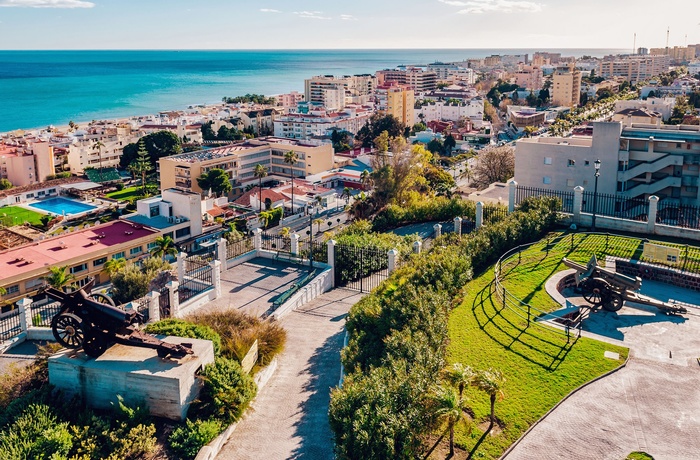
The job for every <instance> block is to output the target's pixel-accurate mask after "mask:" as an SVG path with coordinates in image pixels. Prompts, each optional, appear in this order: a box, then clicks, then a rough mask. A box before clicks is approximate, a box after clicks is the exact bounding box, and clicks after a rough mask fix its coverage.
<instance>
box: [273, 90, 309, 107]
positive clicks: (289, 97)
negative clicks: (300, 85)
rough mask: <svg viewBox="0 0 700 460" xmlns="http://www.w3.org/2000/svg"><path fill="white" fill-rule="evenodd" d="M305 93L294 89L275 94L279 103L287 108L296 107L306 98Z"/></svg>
mask: <svg viewBox="0 0 700 460" xmlns="http://www.w3.org/2000/svg"><path fill="white" fill-rule="evenodd" d="M304 97H305V95H304V94H301V93H299V92H297V91H292V92H290V93H286V94H279V95H277V96H275V100H276V101H277V104H279V105H281V106H282V107H283V108H285V109H293V108H295V107H296V106H297V105H298V104H299V103H300V102H301V101H303V100H304Z"/></svg>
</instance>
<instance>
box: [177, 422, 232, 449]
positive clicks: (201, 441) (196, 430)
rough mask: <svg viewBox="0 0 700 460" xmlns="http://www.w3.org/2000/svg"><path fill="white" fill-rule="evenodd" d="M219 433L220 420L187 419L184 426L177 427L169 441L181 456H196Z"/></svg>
mask: <svg viewBox="0 0 700 460" xmlns="http://www.w3.org/2000/svg"><path fill="white" fill-rule="evenodd" d="M219 433H221V422H220V421H218V420H196V421H194V422H192V421H191V420H186V421H185V425H184V426H179V427H177V428H175V430H174V431H173V433H172V434H171V435H170V437H169V438H168V442H169V443H170V447H171V448H172V449H173V450H174V451H175V452H176V453H177V454H178V455H179V457H180V458H194V457H196V456H197V454H198V453H199V450H200V449H201V448H202V447H203V446H205V445H207V444H208V443H209V442H211V440H212V439H214V438H215V437H217V436H218V435H219Z"/></svg>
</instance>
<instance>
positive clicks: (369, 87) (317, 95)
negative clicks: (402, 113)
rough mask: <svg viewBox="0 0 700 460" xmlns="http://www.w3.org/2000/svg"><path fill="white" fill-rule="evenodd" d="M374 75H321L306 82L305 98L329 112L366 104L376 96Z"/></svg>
mask: <svg viewBox="0 0 700 460" xmlns="http://www.w3.org/2000/svg"><path fill="white" fill-rule="evenodd" d="M376 86H377V78H376V77H375V76H374V75H351V76H350V75H346V76H343V77H336V76H333V75H319V76H316V77H312V78H308V79H306V80H304V98H305V100H306V101H308V102H312V103H316V104H318V105H321V106H323V107H326V108H327V109H328V110H341V109H343V108H344V107H345V106H346V105H347V104H366V103H367V102H369V100H370V97H371V96H372V95H373V94H374V89H375V88H376Z"/></svg>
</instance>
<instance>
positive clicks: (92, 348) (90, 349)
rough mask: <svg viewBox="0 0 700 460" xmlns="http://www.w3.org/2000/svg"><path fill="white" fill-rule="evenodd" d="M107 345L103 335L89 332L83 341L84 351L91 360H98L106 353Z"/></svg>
mask: <svg viewBox="0 0 700 460" xmlns="http://www.w3.org/2000/svg"><path fill="white" fill-rule="evenodd" d="M107 345H108V344H107V340H106V339H105V337H104V335H103V334H102V333H99V332H98V333H94V332H88V333H87V335H86V336H85V340H84V341H83V351H85V353H86V354H87V355H88V356H90V357H91V358H97V357H99V356H100V355H102V353H104V352H105V350H106V349H107Z"/></svg>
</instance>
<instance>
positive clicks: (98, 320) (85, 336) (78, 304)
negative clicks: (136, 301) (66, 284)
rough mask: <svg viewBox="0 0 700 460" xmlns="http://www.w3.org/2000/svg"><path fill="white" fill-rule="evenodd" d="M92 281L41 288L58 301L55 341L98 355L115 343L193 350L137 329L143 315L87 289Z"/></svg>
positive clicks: (177, 353) (176, 352) (172, 351)
mask: <svg viewBox="0 0 700 460" xmlns="http://www.w3.org/2000/svg"><path fill="white" fill-rule="evenodd" d="M92 283H93V281H90V282H89V283H88V284H86V285H85V286H84V287H83V288H82V289H79V290H76V291H73V292H69V293H66V292H63V291H60V290H58V289H55V288H47V289H46V290H45V291H44V292H45V293H46V295H48V296H49V297H51V298H52V299H54V300H57V301H59V302H61V310H60V311H59V313H58V314H57V315H56V316H54V317H53V319H52V320H51V331H52V332H53V336H54V337H55V338H56V341H58V343H60V344H61V345H63V346H64V347H66V348H74V349H77V348H81V347H82V348H83V350H84V351H85V353H86V354H87V355H88V356H91V357H93V358H97V357H98V356H100V355H101V354H102V353H104V352H105V350H106V349H107V348H109V347H110V346H111V345H113V344H115V343H120V344H123V345H131V346H136V347H144V348H153V349H155V350H157V352H158V356H159V357H161V358H165V357H168V356H171V357H173V358H182V357H184V356H186V355H188V354H192V353H193V351H192V345H191V344H187V343H183V344H172V343H166V342H163V341H162V340H159V339H158V338H156V337H154V336H152V335H150V334H146V333H144V332H142V331H140V330H138V329H137V328H136V327H135V325H137V324H140V323H142V322H143V315H141V314H140V313H138V312H136V311H134V310H123V309H121V308H119V307H117V306H115V305H114V301H113V300H112V298H111V297H109V296H106V295H104V294H99V293H94V294H92V293H90V291H91V288H92Z"/></svg>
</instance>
